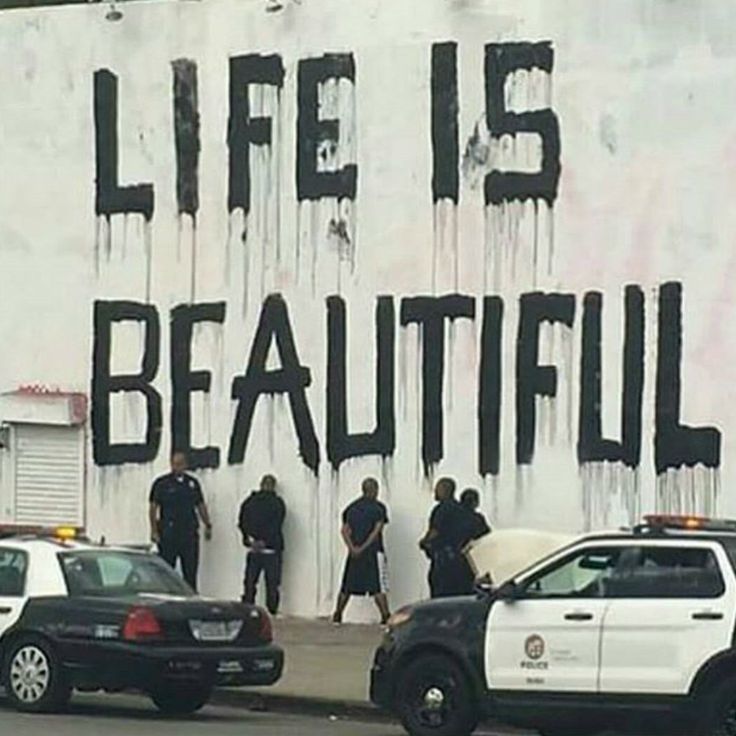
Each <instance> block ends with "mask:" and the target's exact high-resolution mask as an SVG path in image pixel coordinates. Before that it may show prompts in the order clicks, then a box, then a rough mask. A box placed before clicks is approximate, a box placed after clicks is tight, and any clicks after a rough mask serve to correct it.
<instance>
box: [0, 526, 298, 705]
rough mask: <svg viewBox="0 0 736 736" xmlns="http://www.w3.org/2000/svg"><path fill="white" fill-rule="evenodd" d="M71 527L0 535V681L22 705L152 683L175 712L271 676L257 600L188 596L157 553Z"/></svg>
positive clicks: (278, 664) (279, 658)
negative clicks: (83, 535)
mask: <svg viewBox="0 0 736 736" xmlns="http://www.w3.org/2000/svg"><path fill="white" fill-rule="evenodd" d="M74 536H75V535H74V530H58V531H56V532H54V533H53V534H39V533H35V534H32V535H23V534H20V535H19V534H17V533H16V534H14V535H10V534H9V533H6V534H4V535H2V536H0V682H1V683H2V685H4V687H5V691H6V694H7V696H8V698H9V699H10V701H11V703H12V704H13V705H14V706H16V707H17V708H18V709H21V710H25V711H50V710H57V709H59V708H61V707H63V706H64V705H65V704H66V703H67V701H68V700H69V698H70V696H71V693H72V691H73V690H74V689H77V690H80V691H94V690H105V691H108V692H117V691H122V690H128V689H135V690H139V691H143V692H145V693H148V694H149V695H150V697H151V698H152V700H153V702H154V703H155V704H156V706H157V707H158V708H159V709H160V710H161V711H163V712H166V713H172V714H186V713H193V712H195V711H196V710H198V709H200V708H201V707H203V706H204V705H205V704H206V703H207V701H208V700H209V698H210V695H211V692H212V690H213V688H214V687H215V686H217V685H234V686H237V685H270V684H273V683H274V682H276V681H277V680H278V679H279V677H280V676H281V672H282V669H283V661H284V655H283V652H282V650H281V649H280V648H279V647H278V646H276V645H275V644H274V643H273V641H272V638H273V637H272V631H271V622H270V619H269V617H268V615H267V614H266V613H265V612H264V611H263V610H261V609H260V608H258V607H255V606H249V605H246V604H242V603H234V602H221V601H210V600H207V599H205V598H202V597H200V596H198V595H196V594H195V593H194V592H193V591H192V590H191V589H190V588H189V586H188V585H187V584H186V583H185V582H184V581H183V580H182V579H181V578H180V577H179V576H178V575H177V574H176V573H175V572H174V571H173V570H171V568H169V567H168V566H167V565H166V563H164V562H163V561H162V560H160V559H159V558H158V557H157V556H156V555H153V554H150V553H148V552H144V551H136V550H133V549H129V548H124V547H117V548H116V547H106V546H100V545H94V544H91V543H89V542H83V541H79V540H78V539H75V538H74Z"/></svg>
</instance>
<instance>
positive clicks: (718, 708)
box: [699, 677, 736, 736]
mask: <svg viewBox="0 0 736 736" xmlns="http://www.w3.org/2000/svg"><path fill="white" fill-rule="evenodd" d="M701 712H703V713H706V714H708V715H709V718H708V722H707V724H706V725H705V726H704V727H703V728H702V729H701V730H700V734H699V736H736V678H733V677H732V678H729V679H728V680H726V681H725V682H723V683H722V684H721V685H720V686H718V687H717V688H716V689H715V691H714V692H713V693H712V695H710V696H709V697H707V698H706V702H705V703H704V709H702V710H701Z"/></svg>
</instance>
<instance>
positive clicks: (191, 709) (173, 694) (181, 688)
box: [150, 683, 212, 716]
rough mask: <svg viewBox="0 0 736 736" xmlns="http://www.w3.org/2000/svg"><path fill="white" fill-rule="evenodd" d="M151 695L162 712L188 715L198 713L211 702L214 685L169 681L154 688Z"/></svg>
mask: <svg viewBox="0 0 736 736" xmlns="http://www.w3.org/2000/svg"><path fill="white" fill-rule="evenodd" d="M150 695H151V700H152V701H153V704H154V705H155V706H156V707H157V708H158V709H159V710H160V711H161V712H162V713H165V714H166V715H170V716H186V715H191V714H192V713H196V712H197V711H198V710H201V709H202V708H204V706H205V705H207V703H209V702H210V698H211V697H212V686H211V685H186V684H179V683H171V684H169V683H167V684H165V685H160V686H159V687H156V688H154V689H153V690H152V691H151V693H150Z"/></svg>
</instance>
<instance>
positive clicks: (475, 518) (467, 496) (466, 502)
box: [460, 488, 491, 594]
mask: <svg viewBox="0 0 736 736" xmlns="http://www.w3.org/2000/svg"><path fill="white" fill-rule="evenodd" d="M460 505H461V506H462V507H463V508H464V509H465V512H466V514H467V522H466V524H467V533H466V537H467V539H466V544H468V543H469V542H473V541H475V540H476V539H480V538H481V537H485V536H486V534H490V533H491V527H490V526H489V525H488V521H487V520H486V517H485V516H483V514H482V513H481V512H480V511H478V506H480V493H478V491H477V490H476V489H475V488H466V489H465V490H464V491H463V492H462V493H461V494H460ZM463 557H464V559H465V568H466V569H465V592H466V593H468V594H470V593H472V592H473V591H474V590H475V572H474V571H473V568H472V567H471V566H470V561H469V560H468V558H467V557H466V556H465V555H463Z"/></svg>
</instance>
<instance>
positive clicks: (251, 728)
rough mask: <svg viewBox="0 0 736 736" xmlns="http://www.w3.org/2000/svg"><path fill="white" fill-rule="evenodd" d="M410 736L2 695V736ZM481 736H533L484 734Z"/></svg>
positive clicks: (330, 722) (136, 701)
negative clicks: (51, 705) (17, 705)
mask: <svg viewBox="0 0 736 736" xmlns="http://www.w3.org/2000/svg"><path fill="white" fill-rule="evenodd" d="M51 734H53V736H148V735H149V734H151V736H153V735H154V734H155V736H202V734H206V735H207V736H236V735H237V736H246V735H247V736H406V735H405V733H404V731H403V729H401V727H400V726H398V725H392V724H385V723H365V722H360V721H354V720H349V719H345V718H334V717H333V718H328V717H324V716H323V717H317V716H300V715H286V714H281V713H256V712H252V711H248V710H244V709H241V708H230V707H223V706H208V707H206V708H205V709H203V710H202V711H201V712H200V713H198V714H197V715H195V716H189V717H186V718H171V717H165V716H161V715H160V714H159V713H158V712H157V711H156V710H155V708H153V706H151V705H150V703H149V701H148V700H147V699H146V698H143V697H138V696H134V695H107V696H106V695H75V697H74V698H73V700H72V704H71V706H70V707H69V710H68V711H67V712H65V713H63V714H57V715H26V714H23V713H17V712H16V711H14V710H13V709H11V707H10V706H9V704H8V703H7V702H6V700H5V699H4V697H3V694H2V692H1V691H0V736H51ZM477 736H531V735H530V734H529V732H528V731H502V732H499V731H495V730H490V729H485V728H483V729H481V730H479V731H478V732H477ZM642 736H644V735H642Z"/></svg>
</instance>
